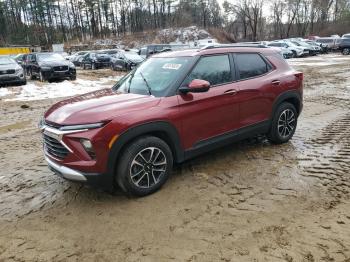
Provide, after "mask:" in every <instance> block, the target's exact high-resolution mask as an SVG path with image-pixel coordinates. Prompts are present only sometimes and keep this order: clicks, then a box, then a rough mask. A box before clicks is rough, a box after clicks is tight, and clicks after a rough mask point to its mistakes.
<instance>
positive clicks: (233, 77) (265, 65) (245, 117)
mask: <svg viewBox="0 0 350 262" xmlns="http://www.w3.org/2000/svg"><path fill="white" fill-rule="evenodd" d="M302 82H303V74H302V73H300V72H296V71H295V70H294V69H292V68H291V67H289V65H288V64H287V63H286V62H285V60H284V59H283V58H282V57H281V55H280V54H279V53H277V52H276V51H275V50H274V49H271V48H256V47H227V46H225V47H211V48H209V47H208V48H204V49H201V50H187V51H177V52H168V53H160V54H157V55H154V56H152V57H151V58H149V59H148V60H146V61H145V62H144V63H142V64H141V65H139V66H138V67H137V68H135V69H134V70H133V71H131V72H130V73H129V74H127V75H126V76H124V77H123V78H122V79H121V80H120V81H119V82H118V83H117V84H116V85H115V86H114V87H113V88H111V89H104V90H99V91H96V92H92V93H88V94H84V95H80V96H77V97H73V98H70V99H67V100H64V101H61V102H58V103H57V104H55V105H53V106H52V107H51V108H50V109H49V110H48V111H47V112H46V113H45V116H44V118H43V120H42V123H41V127H42V131H43V137H44V151H45V159H46V161H47V162H48V165H49V167H50V168H51V169H52V170H53V171H54V172H55V173H57V174H59V175H61V176H63V177H64V178H66V179H69V180H73V181H79V182H87V183H89V184H94V185H98V186H102V187H105V188H109V189H112V188H114V187H115V186H119V187H120V188H121V189H122V190H123V191H124V192H126V193H128V194H132V195H137V196H143V195H147V194H150V193H153V192H155V191H156V190H158V189H159V188H160V187H161V186H162V185H163V184H164V183H165V182H166V180H167V179H168V177H169V174H170V172H171V170H172V167H173V164H174V163H180V162H183V161H185V160H187V159H189V158H192V157H194V156H197V155H199V154H202V153H204V152H207V151H209V150H212V149H214V148H217V147H220V146H223V145H226V144H227V143H228V142H234V141H238V140H241V139H244V138H248V137H251V136H255V135H259V134H265V135H266V136H267V138H268V139H269V140H270V141H271V142H272V143H277V144H279V143H285V142H287V141H288V140H289V139H290V138H291V137H292V136H293V134H294V132H295V129H296V127H297V118H298V116H299V114H300V112H301V110H302V95H303V91H302V86H303V84H302Z"/></svg>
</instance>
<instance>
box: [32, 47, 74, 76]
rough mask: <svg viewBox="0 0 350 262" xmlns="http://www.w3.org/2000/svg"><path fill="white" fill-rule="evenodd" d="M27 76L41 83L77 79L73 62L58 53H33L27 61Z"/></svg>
mask: <svg viewBox="0 0 350 262" xmlns="http://www.w3.org/2000/svg"><path fill="white" fill-rule="evenodd" d="M26 70H27V74H28V75H29V76H30V78H31V79H35V78H39V79H40V81H42V82H44V81H46V80H52V79H57V80H59V79H70V80H75V79H76V69H75V66H74V64H73V63H72V62H70V61H67V60H66V59H64V57H63V56H61V55H60V54H57V53H31V54H28V56H27V61H26Z"/></svg>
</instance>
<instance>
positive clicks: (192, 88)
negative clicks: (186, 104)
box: [179, 79, 210, 94]
mask: <svg viewBox="0 0 350 262" xmlns="http://www.w3.org/2000/svg"><path fill="white" fill-rule="evenodd" d="M209 88H210V83H209V82H208V81H205V80H202V79H193V80H192V81H191V83H190V84H189V85H188V86H183V87H180V88H179V91H180V92H181V93H184V94H186V93H203V92H207V91H208V90H209Z"/></svg>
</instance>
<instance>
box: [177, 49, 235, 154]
mask: <svg viewBox="0 0 350 262" xmlns="http://www.w3.org/2000/svg"><path fill="white" fill-rule="evenodd" d="M231 58H232V57H231V56H230V55H229V54H220V55H211V56H203V57H202V58H200V60H199V61H198V62H197V64H196V65H195V66H194V68H193V69H192V71H191V73H190V74H189V75H188V76H187V77H186V79H185V81H184V83H183V84H182V85H183V86H186V85H188V84H189V83H190V82H191V81H192V80H193V79H203V80H206V81H208V82H210V84H211V87H210V89H209V91H207V92H204V93H188V94H179V96H178V98H179V104H180V110H181V113H182V114H181V119H182V126H183V134H184V136H183V137H184V143H185V148H186V149H188V148H192V147H196V146H197V145H198V144H199V143H201V142H205V140H208V139H210V138H214V137H216V136H219V135H222V134H224V133H226V132H229V131H232V130H234V129H236V128H237V126H238V125H237V124H238V104H237V103H236V96H235V95H236V92H237V90H238V86H237V84H236V83H235V82H234V81H235V77H234V71H233V70H232V67H233V63H232V59H231Z"/></svg>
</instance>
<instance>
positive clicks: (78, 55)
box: [66, 51, 89, 66]
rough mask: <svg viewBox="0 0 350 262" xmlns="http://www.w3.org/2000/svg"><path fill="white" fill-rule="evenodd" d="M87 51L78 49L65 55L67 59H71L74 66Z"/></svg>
mask: <svg viewBox="0 0 350 262" xmlns="http://www.w3.org/2000/svg"><path fill="white" fill-rule="evenodd" d="M88 52H89V51H79V52H76V53H74V54H72V55H69V56H67V57H66V59H67V60H69V61H71V62H72V63H73V64H74V65H75V66H80V63H81V59H82V57H83V56H84V55H85V54H87V53H88Z"/></svg>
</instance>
